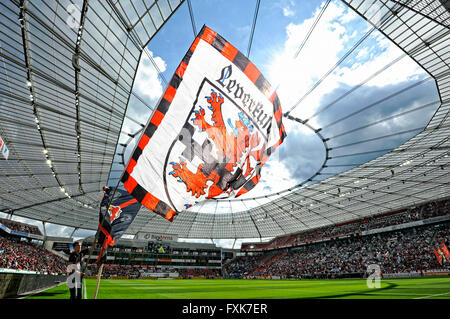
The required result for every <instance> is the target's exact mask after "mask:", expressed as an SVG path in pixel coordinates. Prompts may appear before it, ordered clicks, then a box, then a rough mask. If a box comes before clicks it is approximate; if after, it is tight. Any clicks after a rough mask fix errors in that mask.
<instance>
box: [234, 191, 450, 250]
mask: <svg viewBox="0 0 450 319" xmlns="http://www.w3.org/2000/svg"><path fill="white" fill-rule="evenodd" d="M449 213H450V200H448V199H447V200H444V201H439V202H430V203H426V204H424V205H420V206H419V207H411V208H409V209H402V210H398V211H394V212H388V213H384V214H378V215H374V216H372V217H368V218H363V219H357V220H352V221H348V222H345V223H341V224H336V225H331V226H325V227H321V228H316V229H313V230H309V231H305V232H301V233H298V234H293V235H288V236H282V237H277V238H275V239H273V240H272V241H270V242H268V243H262V244H254V243H252V244H245V243H244V244H242V247H241V250H242V251H263V250H272V249H279V248H283V247H293V246H298V245H301V244H306V243H313V242H316V241H318V240H325V239H331V238H337V237H342V236H348V235H352V234H359V233H361V232H362V231H365V230H369V229H376V228H383V227H387V226H394V225H399V224H405V223H409V222H414V221H419V220H426V219H429V218H433V217H438V216H444V215H448V214H449Z"/></svg>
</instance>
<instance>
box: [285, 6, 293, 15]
mask: <svg viewBox="0 0 450 319" xmlns="http://www.w3.org/2000/svg"><path fill="white" fill-rule="evenodd" d="M294 14H295V11H293V10H292V9H291V8H289V7H284V8H283V15H284V16H285V17H292V16H293V15H294Z"/></svg>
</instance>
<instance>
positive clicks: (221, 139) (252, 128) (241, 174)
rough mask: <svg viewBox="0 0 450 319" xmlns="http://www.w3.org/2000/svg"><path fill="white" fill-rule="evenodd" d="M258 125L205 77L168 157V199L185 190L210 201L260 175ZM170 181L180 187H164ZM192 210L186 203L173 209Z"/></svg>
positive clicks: (261, 144)
mask: <svg viewBox="0 0 450 319" xmlns="http://www.w3.org/2000/svg"><path fill="white" fill-rule="evenodd" d="M228 68H231V66H229V67H228ZM219 83H220V82H219ZM260 125H261V124H260V123H258V122H257V121H256V120H253V119H252V115H251V114H248V111H247V110H245V109H244V108H242V107H241V106H239V105H238V104H237V103H236V102H235V101H234V99H232V98H230V97H229V96H228V94H227V93H226V92H224V91H222V90H221V89H220V87H219V84H217V85H216V84H214V83H213V82H212V81H210V80H208V79H206V78H205V79H204V80H203V81H202V83H201V85H200V88H199V90H198V93H197V98H196V100H195V102H194V106H193V108H192V111H191V113H190V114H189V116H188V118H187V120H186V122H185V124H184V126H183V128H182V130H181V132H180V133H179V134H178V137H177V139H175V140H174V141H173V143H172V146H171V148H170V151H169V153H168V154H167V158H166V168H165V169H166V174H168V176H166V175H165V177H166V178H165V183H164V184H165V189H166V194H167V197H168V198H169V199H170V198H171V196H170V194H171V192H183V191H184V192H189V193H190V194H191V195H192V196H194V197H195V198H197V199H199V198H200V197H205V198H206V199H210V198H216V197H217V196H219V195H221V194H223V193H224V195H225V196H229V195H230V194H231V193H233V192H235V191H236V190H238V189H239V188H240V187H241V186H242V185H244V184H245V183H246V182H248V181H249V179H250V178H251V177H253V176H254V174H255V173H257V172H259V169H260V160H261V154H262V151H264V150H265V145H266V144H267V138H266V135H265V134H264V132H263V131H262V130H261V128H260ZM170 179H172V180H176V181H177V182H178V183H179V184H182V185H176V184H174V183H168V181H170ZM233 195H236V194H233ZM172 205H173V206H175V205H174V204H173V203H172ZM190 207H191V204H189V203H185V204H184V207H177V209H182V208H184V209H188V208H190Z"/></svg>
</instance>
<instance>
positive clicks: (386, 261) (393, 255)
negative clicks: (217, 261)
mask: <svg viewBox="0 0 450 319" xmlns="http://www.w3.org/2000/svg"><path fill="white" fill-rule="evenodd" d="M441 243H445V244H446V245H447V247H448V245H449V243H450V224H449V223H446V224H441V225H439V226H435V225H430V226H422V227H416V228H408V229H404V230H401V231H394V232H387V233H378V234H374V235H367V236H354V237H350V238H345V239H334V240H330V241H326V242H321V243H314V244H309V245H304V246H301V247H296V248H293V249H290V250H288V251H284V252H278V253H272V254H270V253H269V254H264V255H261V256H243V257H238V258H237V259H235V260H234V261H233V262H231V263H229V264H228V265H226V270H227V273H228V274H229V275H230V276H231V277H252V276H280V277H282V278H299V277H301V278H303V277H306V278H311V277H313V278H314V277H320V278H322V277H333V276H335V275H337V274H365V273H366V271H367V267H368V266H369V265H372V264H376V265H379V266H380V270H381V271H382V273H400V272H421V271H427V270H431V269H446V270H450V260H446V261H445V260H444V261H443V263H442V264H440V263H438V261H437V258H436V256H435V253H434V249H437V247H439V245H440V244H441Z"/></svg>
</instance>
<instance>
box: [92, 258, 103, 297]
mask: <svg viewBox="0 0 450 319" xmlns="http://www.w3.org/2000/svg"><path fill="white" fill-rule="evenodd" d="M103 266H104V264H103V263H102V264H101V265H100V269H99V270H98V274H97V285H96V286H95V291H94V299H97V293H98V288H99V287H100V279H101V277H102V272H103Z"/></svg>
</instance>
